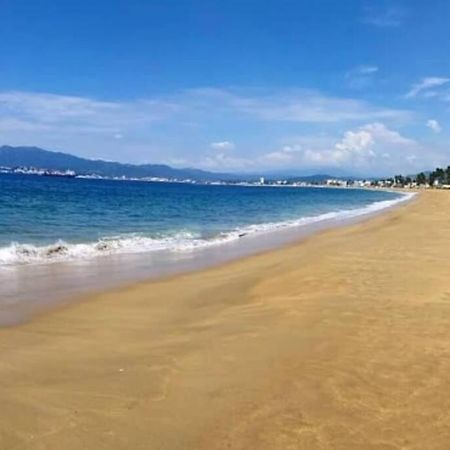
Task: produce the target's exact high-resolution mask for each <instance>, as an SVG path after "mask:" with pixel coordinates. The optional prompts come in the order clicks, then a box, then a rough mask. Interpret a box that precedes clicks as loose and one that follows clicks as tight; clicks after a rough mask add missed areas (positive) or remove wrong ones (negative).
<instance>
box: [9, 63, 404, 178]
mask: <svg viewBox="0 0 450 450" xmlns="http://www.w3.org/2000/svg"><path fill="white" fill-rule="evenodd" d="M360 72H362V73H369V74H370V73H375V72H376V71H375V66H367V67H366V66H361V68H360ZM411 117H412V114H411V113H410V112H409V111H404V110H399V109H393V108H384V107H380V106H377V105H373V104H371V103H368V102H365V101H362V100H358V99H353V98H342V97H335V96H328V95H325V94H323V93H320V92H317V91H311V90H304V89H278V90H272V91H267V90H260V89H249V90H246V91H245V92H243V91H242V90H239V89H227V90H226V89H212V88H204V89H191V90H186V91H182V92H177V93H174V94H172V95H166V96H163V97H155V98H150V99H137V100H130V101H111V100H109V101H101V100H96V99H92V98H89V97H76V96H60V95H53V94H41V93H29V92H0V132H1V139H2V142H1V143H0V144H3V143H5V144H11V145H36V146H40V147H43V148H48V149H58V150H62V151H67V152H73V153H75V154H78V155H80V156H85V157H92V158H101V159H107V160H119V161H123V162H136V163H140V162H144V161H149V162H155V163H157V162H167V161H174V162H175V161H176V162H177V165H179V164H181V161H183V165H186V166H199V167H203V168H209V169H214V170H253V169H260V168H271V167H272V166H274V167H275V166H276V167H288V168H294V167H302V165H309V166H313V167H316V166H319V165H324V166H330V165H333V164H334V165H335V166H336V165H342V166H343V165H345V164H349V165H355V164H356V162H357V161H358V158H359V160H361V161H363V162H365V161H366V160H367V159H370V151H372V150H373V151H375V153H376V155H378V153H377V152H378V147H377V146H378V145H379V141H380V136H381V134H382V133H383V132H384V133H385V134H388V133H391V136H390V138H391V140H392V139H394V138H396V139H400V140H401V137H400V135H398V133H397V135H396V134H395V132H393V131H391V130H388V129H387V128H386V127H384V126H382V125H381V124H379V122H380V121H385V120H388V121H389V123H390V124H393V123H403V122H405V121H407V120H409V118H411ZM367 122H368V123H369V125H361V124H363V123H367ZM193 124H195V126H193ZM370 124H371V125H370ZM319 125H320V127H319ZM343 127H345V128H344V129H347V130H348V131H347V133H345V134H344V136H343V138H342V139H340V140H339V139H338V138H336V129H342V128H343ZM377 127H378V128H377ZM382 127H384V129H382ZM315 128H316V129H319V130H320V132H318V134H316V135H312V132H311V131H308V130H311V129H315ZM224 130H227V131H225V133H224ZM228 132H229V133H230V134H232V135H233V137H235V136H237V137H236V139H239V142H240V144H239V152H238V150H237V149H236V146H235V144H234V142H233V141H232V140H230V139H223V140H215V138H216V137H217V136H223V135H224V134H225V136H227V134H226V133H228ZM300 132H303V133H309V134H305V135H304V136H303V137H302V138H301V139H290V138H288V137H286V136H292V135H293V134H294V136H295V135H296V134H297V133H300ZM369 134H370V136H371V137H369V136H368V135H369ZM375 135H376V136H375ZM205 139H207V140H206V142H209V143H210V144H208V149H207V151H206V154H204V153H202V152H204V151H205V147H204V142H205ZM371 139H373V140H374V143H373V144H372V143H371ZM202 149H203V150H202ZM386 151H390V150H386ZM358 155H359V156H358Z"/></svg>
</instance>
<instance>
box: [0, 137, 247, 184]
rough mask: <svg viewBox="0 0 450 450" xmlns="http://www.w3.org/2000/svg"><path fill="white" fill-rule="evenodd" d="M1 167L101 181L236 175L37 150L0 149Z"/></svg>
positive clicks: (209, 177)
mask: <svg viewBox="0 0 450 450" xmlns="http://www.w3.org/2000/svg"><path fill="white" fill-rule="evenodd" d="M0 166H5V167H11V168H15V167H22V166H23V167H35V168H38V169H50V170H73V171H75V172H76V173H77V174H80V175H92V174H97V175H101V176H104V177H121V176H125V177H128V178H145V177H159V178H170V179H174V178H176V179H188V178H189V179H195V180H198V181H212V180H224V181H228V180H232V179H236V178H238V177H237V176H236V175H232V174H227V173H214V172H207V171H204V170H199V169H175V168H173V167H170V166H167V165H164V164H142V165H134V164H121V163H118V162H109V161H102V160H90V159H85V158H80V157H78V156H74V155H69V154H67V153H61V152H52V151H48V150H43V149H41V148H38V147H11V146H7V145H5V146H2V147H0Z"/></svg>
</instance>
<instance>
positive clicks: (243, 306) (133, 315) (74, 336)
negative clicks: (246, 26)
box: [0, 191, 450, 450]
mask: <svg viewBox="0 0 450 450" xmlns="http://www.w3.org/2000/svg"><path fill="white" fill-rule="evenodd" d="M449 374H450V193H448V192H443V191H433V192H424V193H423V194H421V195H420V197H419V198H417V199H416V200H415V201H413V202H412V203H410V204H407V205H404V206H401V207H399V208H397V209H395V210H394V211H391V212H388V213H386V214H384V215H382V216H379V217H376V218H372V219H370V220H369V221H367V222H364V223H360V224H356V225H351V226H348V227H344V228H340V229H335V230H329V231H325V232H322V233H320V234H319V235H315V236H313V237H311V238H309V239H307V240H306V241H304V242H302V243H299V244H296V245H291V246H289V247H286V248H282V249H280V250H276V251H271V252H268V253H265V254H262V255H258V256H253V257H249V258H246V259H242V260H239V261H236V262H233V263H230V264H227V265H224V266H221V267H216V268H213V269H209V270H205V271H201V272H196V273H193V274H187V275H182V276H177V277H173V278H171V279H166V280H162V281H158V282H149V283H140V284H136V285H133V286H131V287H128V288H125V289H121V290H115V291H112V292H106V293H103V294H100V295H95V296H91V297H89V298H85V299H83V300H81V301H80V302H78V303H76V304H72V305H70V306H68V307H61V308H60V309H59V310H54V311H53V312H51V313H47V314H45V315H43V316H41V317H39V318H36V319H35V320H33V321H32V322H30V323H27V324H24V325H20V326H17V327H11V328H3V329H0V405H1V407H0V449H2V450H3V449H7V450H15V449H33V450H34V449H36V450H49V449H51V450H81V449H83V450H102V449H105V450H106V449H108V450H110V449H124V450H125V449H127V450H131V449H133V450H138V449H143V450H144V449H145V450H149V449H151V450H153V449H177V450H178V449H180V450H181V449H183V450H189V449H192V450H194V449H195V450H197V449H205V450H206V449H208V450H215V449H242V450H244V449H245V450H247V449H258V450H259V449H261V450H265V449H270V450H273V449H308V450H310V449H342V450H348V449H359V450H360V449H365V450H366V449H368V450H372V449H385V450H388V449H421V450H422V449H430V450H432V449H448V448H450V425H449V424H450V395H449V394H450V375H449Z"/></svg>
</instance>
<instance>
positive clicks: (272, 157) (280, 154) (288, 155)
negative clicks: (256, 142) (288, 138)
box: [261, 144, 302, 165]
mask: <svg viewBox="0 0 450 450" xmlns="http://www.w3.org/2000/svg"><path fill="white" fill-rule="evenodd" d="M301 152H302V146H301V145H298V144H294V145H285V146H283V147H282V148H281V149H280V150H277V151H274V152H270V153H266V154H265V155H263V156H262V158H261V160H262V161H263V162H268V163H273V164H276V165H278V164H280V163H282V164H284V163H288V162H289V161H292V160H294V159H295V157H296V155H297V154H299V153H301Z"/></svg>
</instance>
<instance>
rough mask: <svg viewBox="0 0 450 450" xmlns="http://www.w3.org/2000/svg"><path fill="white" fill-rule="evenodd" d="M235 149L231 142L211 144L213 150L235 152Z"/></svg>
mask: <svg viewBox="0 0 450 450" xmlns="http://www.w3.org/2000/svg"><path fill="white" fill-rule="evenodd" d="M235 147H236V146H235V145H234V143H233V142H231V141H220V142H211V148H213V149H214V150H234V148H235Z"/></svg>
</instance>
